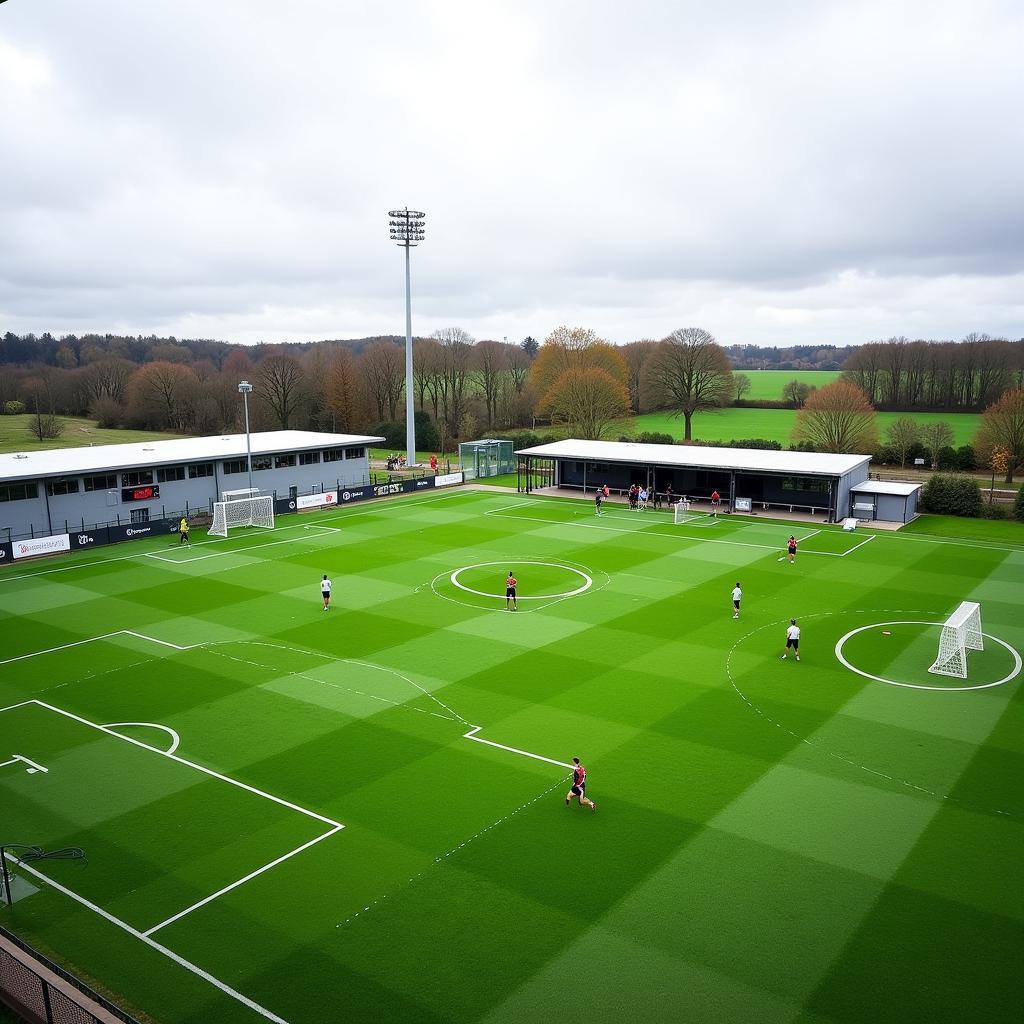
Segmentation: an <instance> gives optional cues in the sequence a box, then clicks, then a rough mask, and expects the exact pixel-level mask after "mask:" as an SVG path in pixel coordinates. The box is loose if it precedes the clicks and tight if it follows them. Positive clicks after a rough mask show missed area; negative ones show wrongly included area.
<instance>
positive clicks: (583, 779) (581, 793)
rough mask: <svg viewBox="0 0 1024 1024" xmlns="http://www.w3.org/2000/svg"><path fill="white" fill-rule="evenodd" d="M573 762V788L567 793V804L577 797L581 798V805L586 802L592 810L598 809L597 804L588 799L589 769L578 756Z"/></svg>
mask: <svg viewBox="0 0 1024 1024" xmlns="http://www.w3.org/2000/svg"><path fill="white" fill-rule="evenodd" d="M572 764H573V768H572V788H571V789H570V790H569V792H568V793H566V794H565V806H566V807H568V806H569V803H570V801H571V800H572V799H573V798H574V797H575V798H576V799H577V800H579V802H580V806H582V805H583V804H586V805H587V806H588V807H589V808H590V809H591V810H592V811H596V810H597V804H595V803H594V801H593V800H588V799H587V769H586V768H584V767H583V765H581V764H580V759H579V758H578V757H574V758H573V759H572Z"/></svg>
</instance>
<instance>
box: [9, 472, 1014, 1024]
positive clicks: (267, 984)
mask: <svg viewBox="0 0 1024 1024" xmlns="http://www.w3.org/2000/svg"><path fill="white" fill-rule="evenodd" d="M790 533H795V534H796V536H797V538H798V540H799V543H800V547H799V554H798V556H797V559H796V562H795V563H794V564H790V563H789V562H788V561H786V560H784V559H783V558H782V557H781V549H782V545H783V543H784V541H785V539H786V537H788V536H789V534H790ZM509 570H512V571H513V572H514V573H515V575H516V576H517V578H518V580H519V610H518V611H514V612H512V611H506V610H505V596H504V578H505V574H506V573H507V572H508V571H509ZM324 573H328V574H329V575H330V576H331V577H332V578H333V581H334V597H333V600H332V608H331V610H330V611H329V612H326V613H325V612H323V611H322V602H321V599H320V594H319V581H320V578H321V576H322V575H323V574H324ZM737 580H740V581H741V583H742V587H743V602H742V617H741V618H740V619H734V618H733V615H732V604H731V590H732V587H733V586H734V585H735V583H736V581H737ZM1022 584H1024V545H1021V544H1011V543H1005V542H1004V543H1000V544H991V543H980V542H979V543H975V542H972V541H970V540H956V541H947V540H943V539H941V538H933V537H922V536H915V535H912V534H910V535H904V534H902V533H899V534H894V533H886V532H879V533H878V534H873V533H871V532H870V531H862V530H858V531H856V532H855V533H853V534H847V533H844V532H842V531H841V530H839V529H838V528H835V527H819V526H816V525H799V526H794V525H793V524H792V523H782V522H773V521H771V520H760V519H738V518H737V519H729V518H720V519H717V520H715V519H710V518H708V517H706V516H700V515H695V516H694V517H693V518H692V519H691V520H690V521H689V522H687V523H685V524H681V525H678V526H677V525H673V522H672V516H671V515H670V514H668V513H656V512H643V513H631V512H629V511H628V510H626V509H624V508H623V507H622V506H621V505H617V504H615V505H609V506H606V511H605V514H604V515H603V516H602V517H601V518H597V517H596V516H595V515H594V511H593V507H592V505H591V503H589V502H584V501H559V500H553V499H536V498H527V497H526V496H521V495H516V494H509V493H504V494H503V493H492V492H474V491H470V490H466V489H455V490H451V491H445V492H440V493H432V494H429V495H415V496H411V497H410V498H408V499H401V500H398V499H395V500H391V501H389V502H386V503H385V502H381V503H367V504H365V505H359V506H356V507H347V508H342V509H334V510H330V511H329V512H325V513H315V514H310V515H303V516H293V517H281V518H280V519H279V520H278V522H277V528H276V529H275V530H274V531H273V532H270V531H243V532H237V533H235V532H233V533H232V534H230V535H229V536H228V537H227V538H225V539H221V538H207V537H206V536H205V535H204V534H203V533H202V531H199V530H195V531H193V545H192V547H191V548H181V547H179V546H177V545H171V544H169V543H167V542H166V541H157V540H155V539H154V540H147V541H139V542H136V543H132V544H124V545H119V546H115V547H110V548H100V549H95V550H91V551H89V552H87V553H76V554H74V555H69V556H67V557H63V558H59V559H52V560H46V561H33V562H27V563H18V564H14V565H7V566H5V567H3V568H2V569H0V616H2V617H3V635H4V638H5V640H4V645H3V650H2V654H0V709H2V710H0V754H2V755H3V756H2V757H0V762H10V763H7V764H3V765H0V806H3V808H4V815H3V825H4V831H5V836H4V839H5V840H8V841H22V842H35V843H39V844H43V845H45V846H46V847H47V848H54V849H55V848H60V847H64V846H80V847H81V848H82V849H84V850H85V852H86V854H87V855H88V858H89V860H88V865H83V864H82V863H81V862H74V861H51V862H37V864H36V865H35V867H36V869H37V870H39V871H40V872H41V873H42V874H43V875H44V876H45V877H46V878H48V879H50V880H52V881H53V882H54V883H55V884H58V885H60V886H61V887H62V889H58V888H55V887H54V886H53V885H50V884H47V883H46V882H44V881H42V880H41V879H38V878H37V879H35V883H36V884H38V885H39V886H40V891H39V892H37V893H36V894H34V895H31V896H29V897H28V898H26V899H24V900H23V901H21V902H18V903H16V904H15V906H14V907H13V908H8V907H0V924H2V925H4V926H5V927H7V928H10V929H13V930H15V931H16V932H18V933H19V934H21V935H22V936H23V937H24V938H25V939H26V940H27V941H29V942H32V943H35V944H37V945H39V946H40V947H41V948H43V949H45V950H49V951H52V953H53V954H54V955H56V956H57V957H58V958H60V959H61V960H62V961H63V962H65V963H66V964H68V965H69V966H70V967H71V968H72V969H73V970H75V971H77V972H80V973H81V974H82V975H84V976H85V978H86V979H87V980H89V979H91V980H93V981H95V982H97V983H98V984H100V985H102V986H103V987H104V988H105V989H108V990H110V991H112V992H114V993H116V994H117V996H118V998H120V999H122V1000H123V1001H124V1002H126V1003H127V1004H128V1005H129V1007H130V1008H132V1009H134V1010H137V1011H138V1012H140V1013H144V1014H146V1015H148V1016H149V1017H150V1018H152V1019H154V1020H157V1021H160V1022H162V1024H201V1022H202V1024H209V1022H217V1024H243V1022H245V1024H261V1022H262V1021H265V1020H266V1019H268V1017H267V1014H270V1015H272V1016H271V1017H270V1018H269V1019H280V1020H283V1021H286V1022H288V1024H322V1022H324V1021H334V1020H339V1021H348V1020H351V1021H366V1020H373V1021H380V1022H394V1024H399V1022H401V1024H409V1022H424V1024H441V1022H455V1024H476V1022H480V1024H513V1022H516V1024H518V1022H521V1021H549V1020H556V1019H562V1018H569V1019H572V1020H579V1021H587V1022H588V1024H589V1022H598V1024H603V1022H608V1024H611V1022H619V1021H623V1020H630V1021H635V1022H642V1024H644V1022H658V1024H661V1022H664V1021H666V1020H679V1021H695V1022H696V1021H715V1022H726V1024H729V1022H736V1024H740V1022H742V1024H749V1022H752V1021H757V1022H762V1021H765V1022H774V1021H779V1022H782V1021H786V1022H790V1021H803V1022H808V1024H810V1022H814V1024H826V1022H827V1024H860V1022H863V1021H866V1020H870V1021H873V1022H886V1024H889V1022H891V1024H905V1022H908V1021H912V1022H913V1021H928V1022H930V1024H935V1022H943V1024H944V1022H949V1024H953V1022H956V1024H961V1022H963V1021H972V1020H979V1021H981V1020H984V1021H988V1022H996V1021H999V1022H1002V1021H1011V1020H1016V1019H1018V1017H1019V1010H1020V1006H1021V1002H1022V999H1024V979H1022V975H1021V972H1020V970H1019V967H1020V963H1021V958H1022V955H1024V942H1022V934H1024V932H1022V923H1024V866H1022V860H1021V857H1020V844H1021V836H1022V829H1024V791H1022V789H1021V786H1020V779H1021V777H1022V771H1024V730H1022V729H1021V723H1022V720H1024V719H1022V708H1024V705H1022V698H1021V686H1020V676H1015V677H1014V678H1012V679H1011V680H1009V681H1007V682H1005V683H1000V680H1001V679H1003V677H1005V676H1013V675H1014V671H1015V662H1014V654H1013V652H1012V651H1011V650H1010V649H1009V648H1013V649H1016V650H1020V649H1021V647H1022V646H1024V616H1022V615H1021V594H1022V592H1024V587H1022ZM966 599H970V600H977V601H979V602H980V603H981V605H982V609H983V622H984V629H985V632H986V634H987V635H988V636H989V637H991V638H995V639H994V640H992V639H990V640H986V646H985V650H984V651H983V652H976V653H972V655H971V676H970V678H969V680H968V681H967V683H966V684H965V683H964V682H963V681H961V680H957V679H951V678H948V677H939V676H935V675H930V674H929V673H928V671H927V668H928V665H929V663H930V659H931V658H932V657H933V656H934V652H935V650H936V648H937V638H938V635H939V624H940V623H941V622H942V621H943V620H944V619H945V618H946V617H947V616H948V615H949V614H950V612H951V611H952V610H953V609H954V608H955V607H956V606H957V604H958V603H959V602H960V601H962V600H966ZM894 609H898V610H894ZM791 617H796V618H797V619H798V620H799V622H800V624H801V626H802V628H803V636H802V641H801V655H802V660H801V661H800V662H799V663H798V662H796V661H795V660H794V659H792V658H790V659H788V660H785V661H784V660H782V658H781V654H782V650H783V642H784V631H785V627H786V624H787V623H788V622H789V620H790V618H791ZM1004 644H1006V645H1009V648H1008V647H1006V646H1004ZM837 648H838V650H839V652H840V653H841V654H842V655H843V657H844V658H845V659H846V660H847V661H848V662H849V664H850V665H851V666H852V668H851V667H847V666H846V665H844V664H843V663H842V662H841V661H840V660H839V659H838V658H837ZM1017 667H1019V663H1018V666H1017ZM853 669H856V670H858V671H859V672H861V673H867V675H863V674H858V672H857V671H853ZM870 677H877V678H870ZM992 684H999V685H992ZM965 685H968V686H986V687H987V688H985V689H965V688H964V687H965ZM921 687H937V689H928V688H921ZM13 755H19V756H20V757H23V758H29V759H31V761H32V762H34V763H35V764H38V765H40V766H42V767H45V768H46V772H45V773H39V772H29V771H28V770H27V765H26V763H25V762H23V761H12V760H11V758H12V757H13ZM574 755H576V756H579V757H581V758H582V760H583V762H584V763H585V764H586V766H587V768H588V771H589V774H588V795H589V796H591V797H592V798H593V799H594V800H596V802H597V807H598V810H597V812H596V813H591V812H589V811H587V810H583V809H581V808H579V807H576V806H572V807H566V806H565V803H564V800H563V797H564V794H565V792H566V789H567V775H568V770H567V767H566V766H567V765H568V763H569V761H570V759H571V757H572V756H574ZM339 826H344V827H343V828H341V827H339ZM17 871H18V874H19V875H22V876H24V875H25V874H27V872H26V871H25V869H24V868H19V869H17ZM30 878H31V876H30ZM76 897H77V898H78V899H77V901H76ZM83 901H87V902H83ZM100 911H102V912H103V913H104V914H106V915H108V916H107V917H103V916H100ZM117 922H122V925H121V926H119V925H118V923H117ZM252 1004H256V1006H255V1008H254V1006H253V1005H252Z"/></svg>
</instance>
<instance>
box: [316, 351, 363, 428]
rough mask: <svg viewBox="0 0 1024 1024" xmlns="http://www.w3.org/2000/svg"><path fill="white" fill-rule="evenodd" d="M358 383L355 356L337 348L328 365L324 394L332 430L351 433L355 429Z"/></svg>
mask: <svg viewBox="0 0 1024 1024" xmlns="http://www.w3.org/2000/svg"><path fill="white" fill-rule="evenodd" d="M360 383H361V382H360V379H359V373H358V368H357V366H356V359H355V356H353V355H352V352H351V351H350V350H349V349H347V348H338V349H337V350H336V351H335V352H334V354H333V355H332V357H331V361H330V364H329V365H328V369H327V382H326V394H325V399H326V409H327V412H328V413H329V414H330V416H331V429H332V430H342V431H346V432H349V433H351V432H352V431H354V430H355V429H356V425H357V422H358V416H359V411H358V410H359V407H360V402H359V388H360Z"/></svg>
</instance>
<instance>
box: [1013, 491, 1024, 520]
mask: <svg viewBox="0 0 1024 1024" xmlns="http://www.w3.org/2000/svg"><path fill="white" fill-rule="evenodd" d="M1013 514H1014V515H1015V516H1016V517H1017V519H1019V520H1020V522H1022V523H1024V484H1021V485H1020V490H1019V491H1017V500H1016V501H1014V503H1013Z"/></svg>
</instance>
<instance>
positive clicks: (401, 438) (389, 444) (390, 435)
mask: <svg viewBox="0 0 1024 1024" xmlns="http://www.w3.org/2000/svg"><path fill="white" fill-rule="evenodd" d="M367 433H368V434H378V435H380V436H382V437H383V438H384V447H385V448H394V449H395V451H398V450H399V449H402V450H403V451H404V450H405V424H404V423H374V425H373V426H372V427H370V429H369V430H368V431H367Z"/></svg>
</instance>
